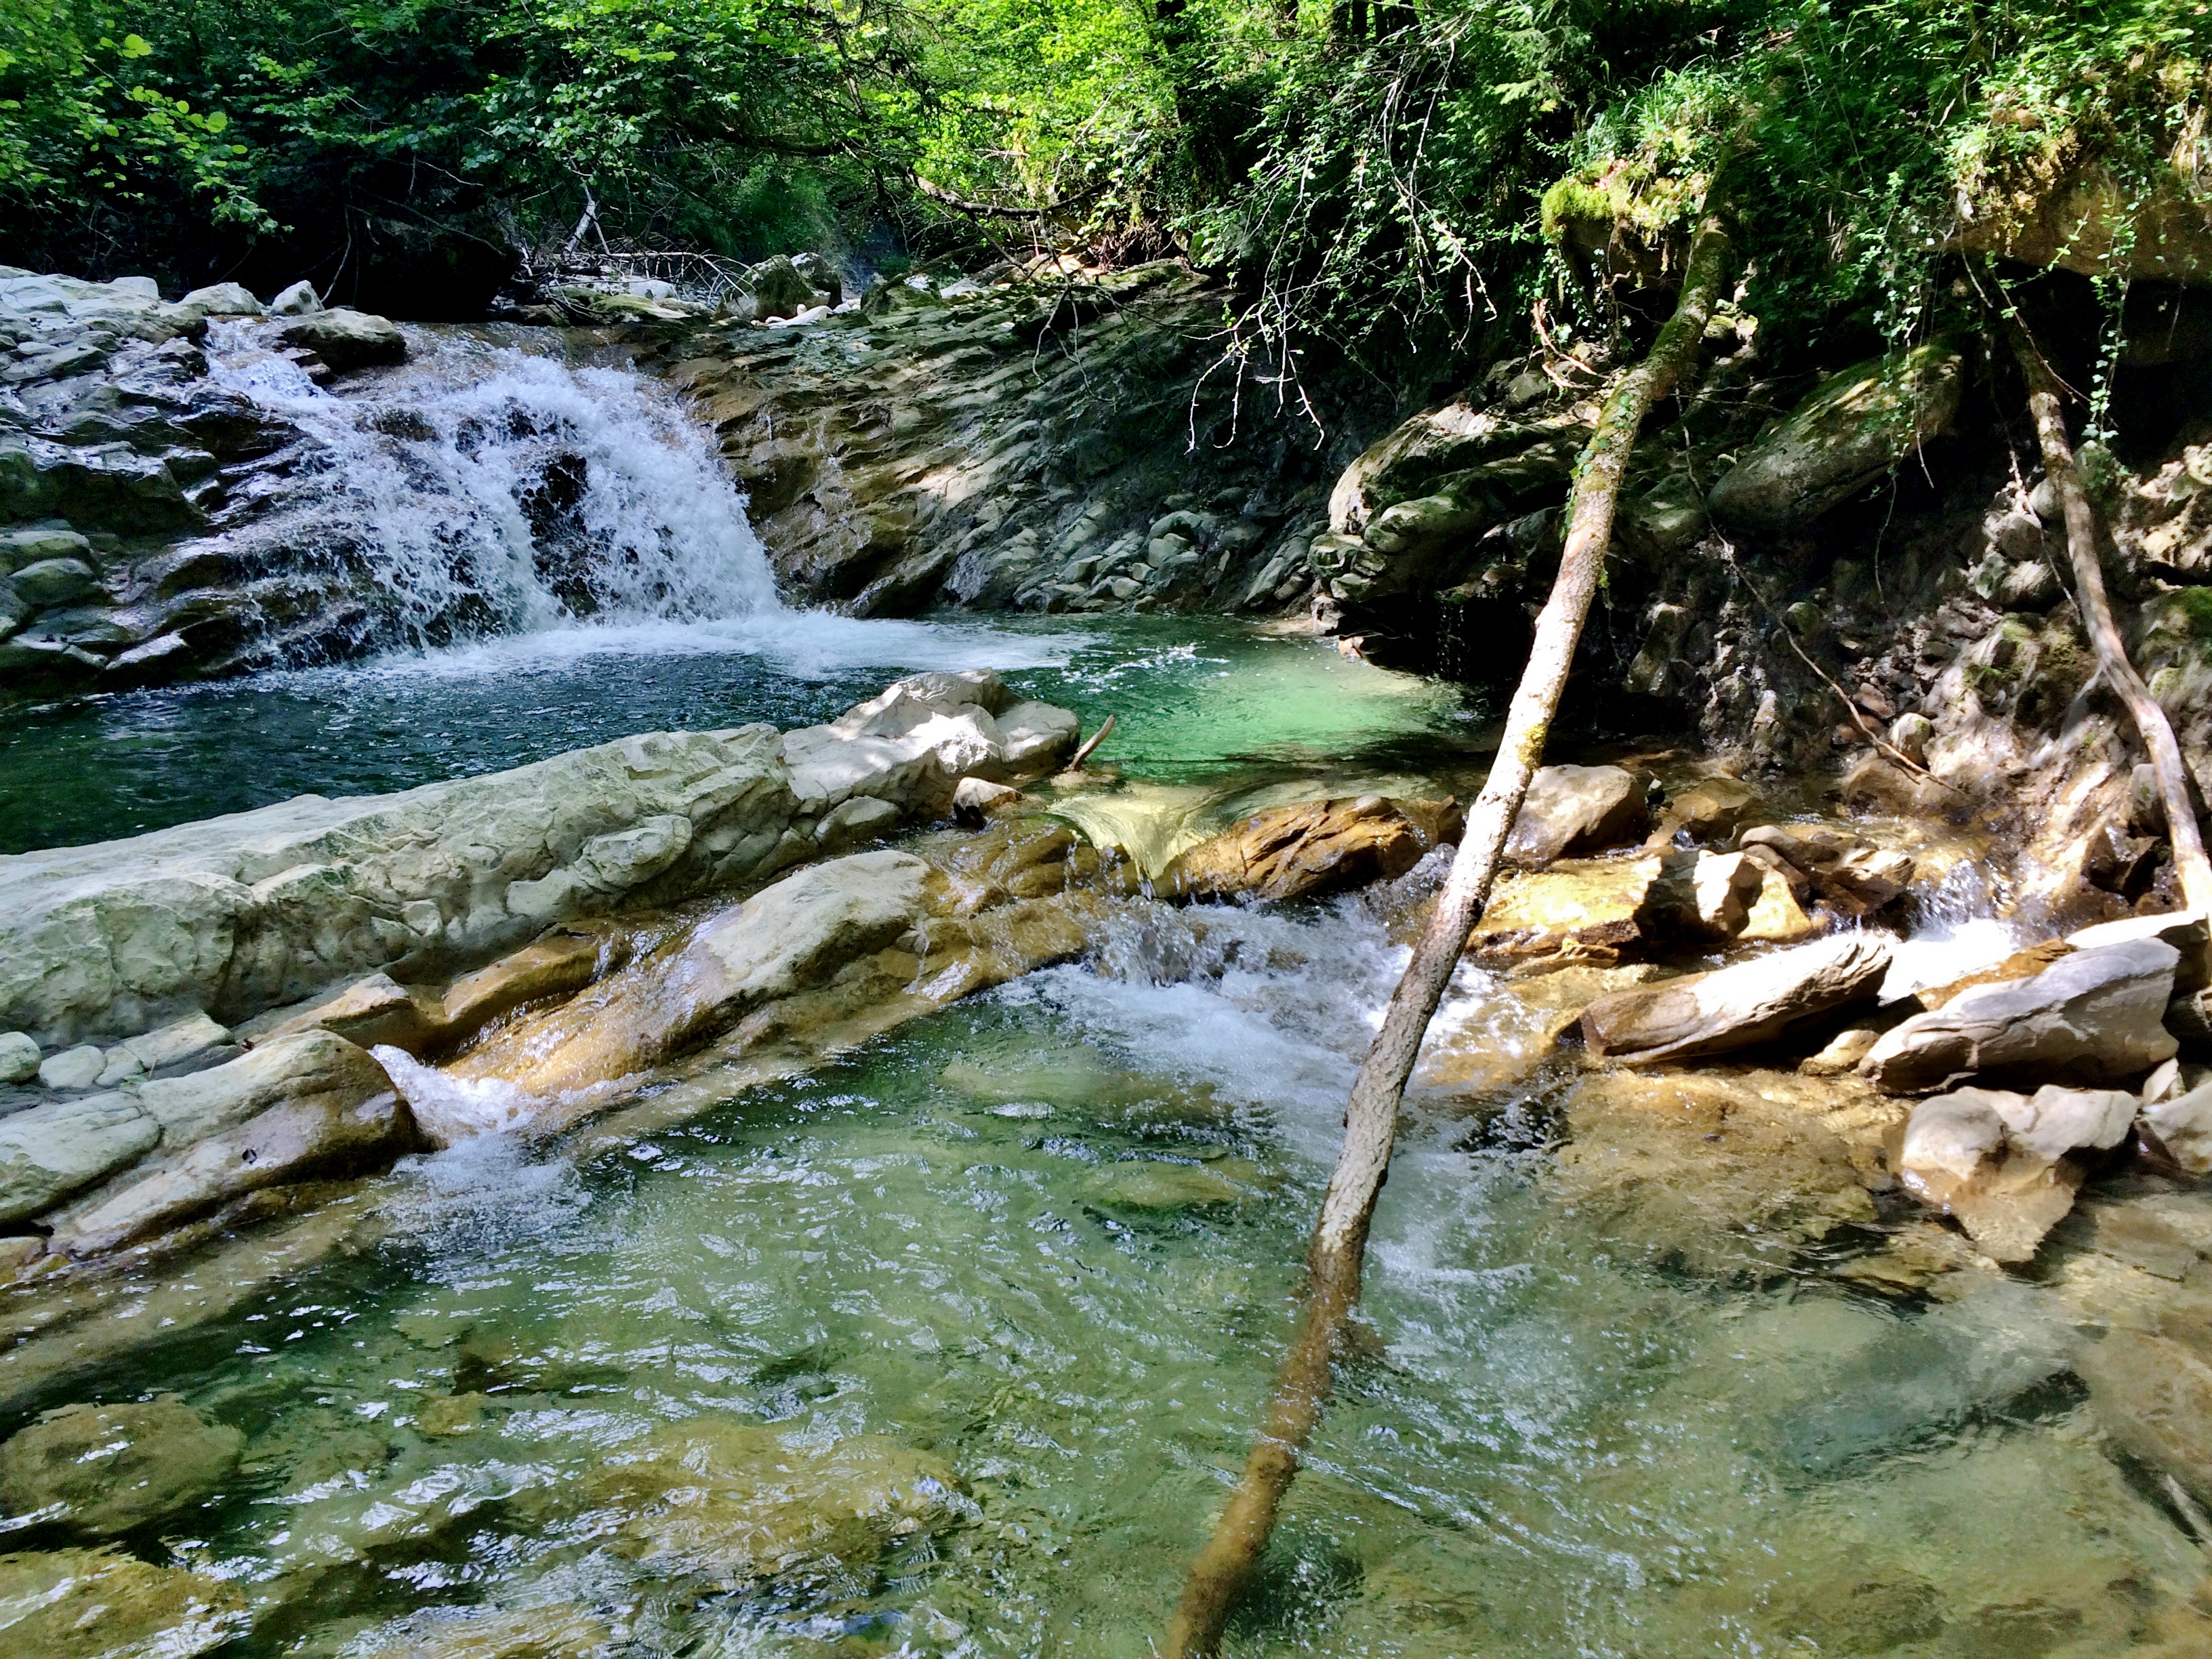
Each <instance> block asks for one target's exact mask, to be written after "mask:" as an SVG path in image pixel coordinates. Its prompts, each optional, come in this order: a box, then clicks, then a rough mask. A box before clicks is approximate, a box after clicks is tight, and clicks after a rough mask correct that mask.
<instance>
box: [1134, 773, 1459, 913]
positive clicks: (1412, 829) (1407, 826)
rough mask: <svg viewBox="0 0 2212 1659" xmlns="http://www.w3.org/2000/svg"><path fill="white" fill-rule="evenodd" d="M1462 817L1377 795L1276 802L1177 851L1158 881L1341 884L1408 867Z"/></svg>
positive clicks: (1214, 895)
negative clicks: (1272, 805) (1187, 847)
mask: <svg viewBox="0 0 2212 1659" xmlns="http://www.w3.org/2000/svg"><path fill="white" fill-rule="evenodd" d="M1459 822H1460V819H1459V814H1458V811H1457V808H1456V807H1455V806H1454V805H1452V804H1451V803H1449V802H1442V803H1437V802H1409V803H1401V802H1397V801H1391V800H1386V799H1384V798H1383V797H1382V796H1380V795H1362V796H1360V797H1359V798H1358V799H1356V800H1343V799H1339V800H1326V801H1305V802H1302V803H1300V804H1299V805H1295V806H1278V807H1273V808H1270V809H1269V810H1267V811H1264V812H1256V813H1255V814H1253V816H1252V817H1249V818H1247V819H1245V820H1244V821H1243V823H1239V824H1237V826H1236V827H1235V828H1234V829H1231V830H1229V831H1228V832H1227V833H1225V834H1224V835H1220V836H1215V837H1214V838H1213V839H1212V841H1208V842H1201V843H1200V845H1198V846H1196V847H1194V848H1189V849H1188V851H1186V852H1183V853H1181V854H1177V855H1176V858H1175V859H1174V860H1172V861H1170V864H1169V865H1168V867H1167V869H1166V870H1165V871H1164V872H1162V875H1161V878H1160V887H1161V889H1162V890H1164V891H1166V892H1171V893H1176V894H1178V895H1181V896H1185V897H1189V898H1196V899H1220V898H1229V897H1238V896H1251V897H1254V898H1262V899H1277V900H1289V899H1297V898H1309V897H1313V896H1318V895H1320V894H1323V893H1334V892H1341V891H1343V890H1345V889H1346V888H1351V887H1359V886H1364V885H1366V884H1368V883H1370V882H1375V881H1383V880H1388V879H1389V878H1391V877H1394V876H1401V875H1403V874H1405V872H1407V871H1408V870H1410V869H1412V868H1413V866H1415V865H1416V864H1418V863H1419V862H1420V860H1421V857H1422V855H1423V854H1425V853H1426V852H1428V850H1429V849H1430V848H1432V847H1435V846H1437V845H1439V844H1440V843H1442V842H1448V841H1455V840H1457V839H1458V836H1459V834H1460V829H1459V827H1458V825H1459Z"/></svg>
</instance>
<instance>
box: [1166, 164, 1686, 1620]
mask: <svg viewBox="0 0 2212 1659" xmlns="http://www.w3.org/2000/svg"><path fill="white" fill-rule="evenodd" d="M1720 193H1721V187H1720V185H1717V184H1716V185H1715V187H1714V188H1713V189H1712V190H1711V191H1708V193H1707V203H1706V208H1705V214H1704V216H1703V217H1702V218H1701V220H1700V221H1699V225H1698V228H1697V234H1696V236H1695V238H1694V239H1693V240H1692V242H1691V244H1690V254H1689V262H1688V269H1687V270H1686V271H1685V272H1684V273H1683V277H1682V289H1681V295H1680V300H1679V301H1678V302H1677V304H1676V306H1675V308H1674V316H1673V317H1672V318H1671V319H1669V320H1668V324H1667V325H1666V327H1665V328H1663V329H1662V330H1661V331H1660V334H1659V338H1658V342H1657V343H1656V344H1655V345H1654V346H1653V347H1652V348H1651V354H1650V356H1648V357H1646V358H1645V359H1644V362H1641V363H1639V364H1638V365H1637V367H1636V368H1633V369H1631V370H1630V371H1629V372H1628V373H1627V374H1626V375H1624V376H1623V377H1622V378H1621V380H1620V383H1619V384H1618V385H1617V386H1615V387H1614V388H1613V393H1612V395H1611V396H1610V397H1608V398H1607V399H1606V404H1605V408H1604V410H1602V412H1601V413H1600V415H1599V416H1598V421H1597V428H1596V430H1595V431H1594V432H1592V433H1591V435H1590V440H1589V444H1588V445H1587V446H1586V447H1584V449H1583V454H1582V460H1581V464H1580V465H1579V467H1578V468H1577V472H1576V475H1575V489H1574V496H1573V504H1572V507H1571V513H1570V515H1569V518H1568V524H1567V537H1566V546H1565V550H1564V551H1563V552H1562V554H1561V556H1560V559H1559V579H1558V580H1556V581H1555V582H1553V585H1552V596H1551V598H1550V599H1549V600H1548V601H1547V602H1546V604H1545V606H1544V610H1543V614H1542V615H1541V616H1540V617H1537V619H1536V636H1535V640H1534V644H1533V645H1532V646H1531V647H1530V648H1529V652H1528V666H1527V667H1526V668H1525V669H1523V670H1522V675H1521V684H1520V686H1519V689H1518V690H1516V691H1515V692H1514V694H1513V702H1512V706H1511V708H1510V710H1509V711H1508V713H1507V714H1506V719H1505V734H1504V737H1503V738H1501V739H1500V740H1499V744H1498V759H1497V761H1496V763H1494V764H1493V765H1492V767H1491V769H1490V778H1489V781H1487V782H1486V783H1485V784H1484V785H1483V787H1482V793H1481V794H1480V797H1478V798H1477V799H1476V800H1475V803H1474V807H1473V809H1472V810H1471V811H1469V812H1468V818H1467V832H1466V834H1465V836H1463V837H1462V840H1461V842H1460V848H1459V854H1458V856H1457V857H1455V859H1454V860H1452V867H1451V874H1450V876H1449V878H1447V879H1446V880H1445V883H1444V889H1443V893H1442V894H1441V895H1440V896H1438V898H1437V908H1436V914H1435V915H1434V916H1433V917H1431V920H1430V922H1429V926H1428V930H1427V931H1426V932H1425V933H1423V934H1422V936H1421V942H1420V944H1419V946H1418V947H1417V948H1416V949H1415V950H1414V951H1413V961H1412V963H1409V964H1408V965H1407V969H1406V973H1405V976H1404V978H1402V979H1401V980H1400V981H1399V982H1398V988H1397V990H1396V992H1395V994H1393V995H1392V996H1391V999H1390V1006H1389V1012H1387V1013H1386V1014H1385V1015H1384V1016H1383V1029H1382V1030H1381V1031H1380V1032H1379V1033H1377V1034H1376V1038H1375V1042H1374V1044H1373V1046H1372V1047H1371V1048H1369V1049H1368V1051H1367V1059H1366V1061H1365V1063H1364V1065H1362V1066H1361V1067H1360V1070H1359V1077H1358V1081H1357V1082H1355V1083H1354V1084H1353V1085H1352V1104H1351V1107H1350V1109H1349V1110H1348V1111H1347V1112H1346V1114H1345V1130H1344V1146H1343V1149H1342V1150H1341V1151H1340V1152H1339V1153H1338V1154H1337V1159H1336V1169H1335V1170H1334V1173H1333V1174H1332V1175H1331V1176H1329V1182H1328V1193H1327V1194H1325V1195H1324V1196H1323V1198H1322V1206H1321V1216H1320V1218H1319V1219H1318V1220H1317V1221H1316V1224H1315V1225H1314V1233H1313V1241H1312V1243H1311V1244H1310V1247H1309V1248H1308V1250H1307V1255H1306V1269H1307V1274H1308V1285H1307V1289H1306V1297H1305V1307H1304V1315H1303V1317H1302V1318H1301V1320H1300V1322H1299V1325H1298V1330H1297V1336H1296V1337H1295V1339H1294V1340H1292V1342H1291V1349H1290V1352H1289V1353H1288V1354H1286V1355H1285V1357H1284V1359H1283V1362H1282V1366H1281V1369H1280V1370H1278V1371H1277V1372H1276V1374H1275V1387H1274V1392H1273V1395H1271V1396H1270V1398H1269V1401H1268V1403H1267V1419H1266V1422H1265V1423H1264V1425H1262V1427H1261V1431H1260V1434H1259V1437H1258V1438H1257V1439H1256V1440H1255V1442H1254V1443H1253V1446H1252V1454H1251V1456H1250V1458H1249V1460H1248V1461H1247V1462H1246V1463H1245V1465H1244V1476H1243V1480H1240V1481H1239V1482H1238V1483H1237V1489H1236V1491H1235V1492H1232V1493H1231V1494H1230V1498H1229V1504H1228V1507H1227V1508H1226V1509H1225V1510H1223V1511H1222V1514H1221V1517H1220V1519H1219V1520H1218V1522H1216V1523H1215V1525H1214V1529H1213V1535H1212V1537H1211V1538H1210V1539H1208V1540H1207V1541H1206V1547H1205V1548H1204V1549H1203V1550H1201V1551H1200V1553H1199V1555H1198V1558H1197V1559H1196V1560H1194V1562H1193V1563H1192V1564H1191V1568H1190V1576H1189V1577H1188V1580H1187V1581H1186V1582H1185V1583H1184V1586H1183V1593H1182V1601H1181V1602H1180V1603H1178V1604H1177V1606H1176V1610H1175V1615H1174V1617H1173V1618H1172V1619H1171V1620H1170V1621H1169V1625H1168V1632H1167V1641H1166V1644H1165V1646H1164V1649H1163V1651H1164V1654H1166V1655H1167V1656H1168V1659H1188V1656H1196V1655H1203V1654H1210V1653H1212V1652H1213V1651H1214V1650H1215V1647H1216V1645H1217V1644H1218V1643H1219V1641H1220V1639H1221V1631H1222V1626H1224V1624H1225V1623H1226V1622H1227V1620H1228V1617H1229V1613H1230V1611H1231V1608H1232V1607H1235V1605H1236V1603H1237V1598H1238V1597H1239V1596H1240V1595H1242V1594H1243V1590H1244V1588H1245V1586H1246V1585H1247V1584H1248V1583H1249V1582H1250V1580H1251V1577H1252V1573H1253V1571H1254V1569H1255V1566H1256V1565H1258V1562H1259V1559H1260V1553H1261V1550H1262V1549H1264V1548H1265V1547H1267V1536H1268V1534H1269V1533H1271V1532H1272V1531H1273V1528H1274V1524H1275V1510H1276V1506H1277V1505H1278V1504H1280V1502H1281V1501H1282V1497H1283V1493H1284V1492H1285V1490H1286V1489H1287V1488H1288V1487H1289V1486H1290V1484H1291V1476H1292V1475H1293V1474H1296V1473H1297V1462H1298V1452H1299V1449H1300V1448H1301V1447H1303V1446H1304V1443H1305V1441H1306V1437H1308V1436H1309V1435H1310V1433H1311V1432H1312V1431H1313V1427H1314V1425H1315V1423H1316V1421H1317V1420H1318V1419H1320V1416H1321V1410H1322V1402H1323V1401H1324V1400H1325V1399H1326V1398H1327V1395H1328V1366H1329V1353H1330V1350H1331V1348H1332V1347H1333V1346H1334V1343H1335V1341H1336V1339H1337V1336H1338V1334H1339V1333H1340V1331H1341V1330H1342V1329H1343V1327H1344V1323H1345V1321H1346V1318H1347V1317H1348V1316H1350V1314H1351V1312H1352V1307H1353V1304H1356V1303H1357V1302H1358V1299H1359V1273H1360V1261H1361V1258H1362V1256H1363V1255H1364V1254H1365V1251H1366V1248H1367V1229H1368V1224H1369V1222H1370V1220H1371V1219H1372V1218H1373V1216H1374V1213H1375V1200H1376V1195H1377V1194H1379V1193H1380V1192H1381V1191H1382V1189H1383V1179H1384V1177H1385V1176H1386V1175H1387V1174H1388V1172H1389V1164H1390V1147H1391V1143H1392V1141H1393V1140H1394V1139H1395V1137H1396V1133H1397V1123H1398V1106H1399V1102H1400V1100H1401V1097H1403V1096H1404V1094H1405V1092H1406V1079H1407V1078H1408V1077H1410V1076H1411V1075H1412V1074H1413V1061H1414V1060H1415V1058H1416V1056H1418V1055H1419V1052H1420V1048H1421V1038H1422V1036H1423V1035H1424V1034H1425V1032H1426V1031H1427V1030H1428V1025H1429V1018H1430V1017H1431V1015H1432V1014H1434V1013H1435V1012H1436V1011H1437V1003H1438V1002H1439V1001H1441V1000H1443V994H1444V987H1445V986H1446V985H1447V984H1449V982H1450V980H1451V976H1452V970H1453V969H1455V968H1456V967H1457V966H1458V965H1459V958H1460V952H1461V951H1464V950H1465V949H1466V948H1467V940H1468V934H1469V933H1472V932H1473V931H1474V923H1475V921H1476V919H1477V918H1478V917H1479V916H1480V915H1481V914H1482V907H1483V905H1484V904H1485V903H1486V902H1488V900H1489V897H1490V885H1491V882H1492V878H1494V877H1495V876H1496V874H1497V872H1498V857H1499V855H1500V854H1501V853H1503V851H1504V847H1505V837H1506V836H1507V834H1508V833H1509V832H1510V830H1511V829H1512V827H1513V820H1514V817H1515V816H1516V814H1518V813H1519V811H1520V810H1521V801H1522V797H1523V796H1525V795H1526V794H1527V793H1528V781H1529V779H1530V777H1531V776H1533V775H1534V772H1535V769H1536V763H1537V761H1538V760H1539V759H1540V758H1541V757H1542V755H1543V752H1544V738H1545V736H1546V734H1547V732H1548V731H1549V730H1550V727H1551V724H1552V717H1553V714H1555V713H1556V712H1557V711H1558V709H1559V693H1560V691H1561V690H1563V689H1564V688H1565V684H1566V679H1567V669H1568V666H1569V665H1570V664H1571V662H1572V661H1573V659H1574V654H1575V644H1576V641H1577V640H1579V639H1580V638H1581V636H1582V630H1583V619H1584V618H1585V617H1587V616H1588V615H1589V604H1590V597H1591V595H1592V594H1593V593H1594V592H1596V589H1597V585H1598V578H1599V575H1600V574H1601V572H1602V570H1603V568H1604V564H1605V554H1606V548H1607V544H1609V543H1610V542H1611V540H1612V538H1613V504H1614V502H1615V501H1616V500H1617V499H1618V498H1619V496H1620V481H1621V476H1622V474H1623V473H1624V471H1626V468H1627V465H1628V455H1629V451H1630V450H1631V449H1632V448H1633V447H1635V444H1636V439H1637V435H1638V433H1639V432H1640V431H1641V430H1642V429H1643V426H1644V416H1646V415H1647V414H1648V413H1649V412H1650V409H1651V406H1652V405H1653V404H1656V403H1658V402H1659V401H1661V400H1662V398H1665V397H1666V396H1667V395H1668V393H1669V392H1672V391H1673V390H1674V386H1675V384H1676V382H1677V381H1679V380H1680V379H1681V377H1682V376H1683V374H1685V373H1686V372H1687V371H1688V370H1689V369H1690V368H1692V366H1693V365H1694V363H1695V362H1696V361H1697V356H1698V349H1699V342H1700V341H1702V340H1703V338H1704V337H1705V324H1706V322H1707V320H1708V319H1710V318H1711V315H1712V310H1713V306H1714V303H1715V301H1717V299H1718V297H1719V295H1720V289H1721V283H1722V281H1723V276H1724V274H1725V271H1726V270H1727V267H1728V265H1729V251H1730V235H1729V223H1728V218H1727V216H1726V214H1725V211H1724V210H1723V206H1722V204H1721V202H1720V199H1719V198H1720Z"/></svg>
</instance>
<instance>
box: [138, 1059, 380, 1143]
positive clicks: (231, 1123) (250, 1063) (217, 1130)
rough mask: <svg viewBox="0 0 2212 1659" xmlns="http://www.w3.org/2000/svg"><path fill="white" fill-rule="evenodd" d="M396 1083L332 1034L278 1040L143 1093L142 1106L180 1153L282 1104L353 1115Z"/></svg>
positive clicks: (163, 1081)
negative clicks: (306, 1104) (305, 1104)
mask: <svg viewBox="0 0 2212 1659" xmlns="http://www.w3.org/2000/svg"><path fill="white" fill-rule="evenodd" d="M391 1086H392V1085H391V1084H390V1083H389V1082H387V1081H386V1078H385V1075H384V1073H383V1070H382V1069H381V1068H380V1066H378V1065H377V1063H376V1062H375V1061H374V1060H371V1059H370V1058H369V1057H368V1054H366V1053H364V1052H363V1051H362V1049H361V1048H357V1047H356V1046H355V1045H354V1044H352V1043H350V1042H347V1041H346V1040H345V1039H344V1038H343V1037H341V1036H335V1035H333V1034H332V1033H331V1032H329V1031H319V1030H317V1031H301V1032H297V1033H295V1034H292V1035H290V1036H281V1037H276V1038H274V1039H272V1040H271V1041H270V1042H264V1043H263V1044H261V1045H260V1046H259V1047H258V1048H254V1049H252V1051H251V1052H249V1053H247V1054H243V1055H241V1056H240V1058H238V1059H236V1060H232V1061H230V1062H229V1063H228V1065H224V1066H214V1067H212V1068H210V1070H207V1071H204V1072H195V1073H191V1075H190V1076H187V1077H176V1078H167V1079H158V1080H156V1081H155V1082H151V1083H147V1084H143V1085H141V1086H140V1088H139V1090H138V1104H139V1105H140V1106H141V1107H142V1108H143V1109H144V1110H145V1112H146V1113H147V1115H149V1116H150V1117H152V1118H153V1119H154V1121H155V1122H157V1123H159V1124H160V1125H161V1139H162V1144H163V1146H165V1147H167V1148H171V1149H175V1148H179V1147H185V1146H191V1144H192V1143H193V1142H194V1141H197V1140H204V1139H207V1137H209V1136H210V1135H216V1134H221V1133H223V1132H224V1131H226V1130H228V1129H231V1128H234V1127H237V1126H238V1125H240V1124H241V1123H244V1122H246V1121H247V1120H248V1119H250V1118H253V1117H256V1116H258V1115H260V1114H261V1113H262V1112H264V1111H266V1110H267V1109H269V1108H270V1107H272V1106H277V1105H286V1104H292V1103H299V1102H303V1101H310V1100H313V1101H316V1102H318V1103H326V1104H328V1105H329V1106H331V1107H332V1108H333V1109H338V1110H350V1109H353V1108H355V1107H357V1106H360V1105H362V1104H364V1103H367V1102H368V1101H369V1100H371V1099H373V1098H374V1097H376V1096H377V1095H379V1094H381V1093H382V1092H383V1091H386V1089H388V1088H390V1087H391Z"/></svg>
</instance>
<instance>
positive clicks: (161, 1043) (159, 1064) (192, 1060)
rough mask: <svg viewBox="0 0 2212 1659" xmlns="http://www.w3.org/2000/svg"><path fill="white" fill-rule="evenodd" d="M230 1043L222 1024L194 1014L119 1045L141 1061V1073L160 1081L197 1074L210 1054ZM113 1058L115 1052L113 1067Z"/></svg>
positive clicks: (203, 1015)
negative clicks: (163, 1078) (187, 1073)
mask: <svg viewBox="0 0 2212 1659" xmlns="http://www.w3.org/2000/svg"><path fill="white" fill-rule="evenodd" d="M229 1043H230V1032H229V1030H228V1028H227V1027H224V1026H222V1025H218V1024H216V1022H215V1021H213V1020H211V1019H210V1018H208V1017H207V1016H206V1015H205V1014H203V1013H191V1014H188V1015H186V1016H185V1018H182V1019H179V1020H173V1021H172V1022H170V1023H169V1024H167V1025H164V1026H161V1028H159V1029H158V1030H152V1031H147V1032H143V1033H142V1034H141V1035H139V1036H135V1037H125V1039H124V1040H123V1042H121V1043H120V1044H119V1045H118V1046H119V1047H120V1048H122V1049H123V1050H124V1051H125V1053H127V1054H129V1055H130V1056H131V1059H132V1060H135V1061H137V1066H138V1069H139V1071H140V1072H141V1073H143V1074H144V1075H146V1076H148V1077H155V1078H158V1077H168V1076H173V1075H175V1074H177V1073H181V1072H187V1071H196V1070H197V1069H199V1068H200V1066H201V1065H202V1063H203V1062H204V1061H205V1060H207V1058H208V1057H209V1056H210V1055H211V1054H214V1053H215V1052H216V1050H218V1049H224V1048H228V1045H229ZM113 1059H114V1054H113V1051H112V1050H111V1051H110V1053H109V1060H110V1062H111V1064H112V1061H113Z"/></svg>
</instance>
